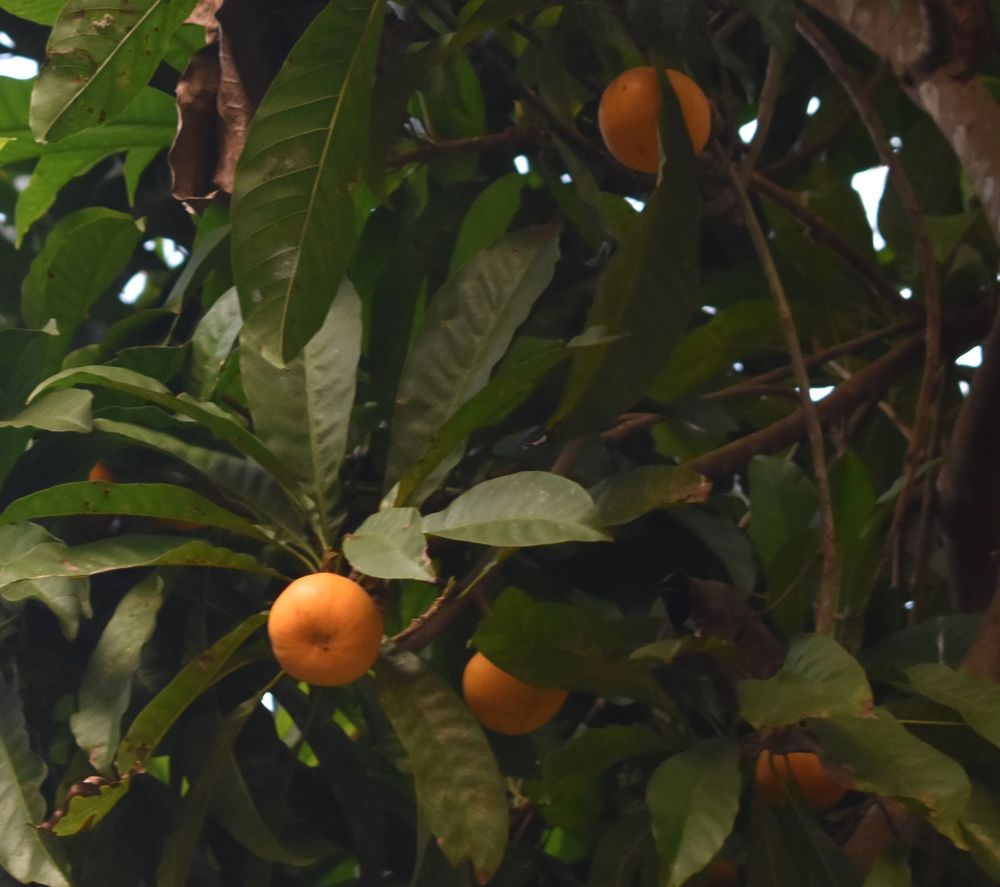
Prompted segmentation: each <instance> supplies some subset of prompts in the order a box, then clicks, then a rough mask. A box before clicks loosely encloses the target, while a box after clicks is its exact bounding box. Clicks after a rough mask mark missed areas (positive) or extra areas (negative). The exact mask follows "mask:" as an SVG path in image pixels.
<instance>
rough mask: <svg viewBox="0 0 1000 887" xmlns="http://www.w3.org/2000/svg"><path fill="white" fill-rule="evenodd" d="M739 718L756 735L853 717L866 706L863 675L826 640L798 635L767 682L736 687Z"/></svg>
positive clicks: (869, 696)
mask: <svg viewBox="0 0 1000 887" xmlns="http://www.w3.org/2000/svg"><path fill="white" fill-rule="evenodd" d="M738 688H739V699H740V714H742V715H743V717H744V718H745V719H746V720H747V721H748V722H749V723H751V724H753V725H754V726H755V727H757V728H758V729H760V728H763V727H782V726H785V725H787V724H795V723H797V722H799V721H801V720H804V719H805V718H809V717H829V716H831V715H848V716H854V717H859V716H861V715H862V714H864V713H865V712H866V710H867V709H868V708H870V707H871V705H872V690H871V687H870V686H869V685H868V679H867V678H866V677H865V672H864V669H863V668H862V667H861V666H860V665H859V664H858V662H857V660H856V659H855V658H854V657H853V656H851V654H850V653H848V652H847V651H846V650H845V649H844V648H843V647H841V646H840V644H838V643H837V642H836V641H835V640H833V639H832V638H829V637H826V636H824V635H819V634H808V635H799V636H797V637H795V638H794V639H793V640H792V643H791V646H790V647H789V650H788V657H787V658H786V659H785V664H784V665H783V666H782V667H781V671H779V672H778V674H776V675H775V676H774V677H773V678H768V679H767V680H763V681H760V680H745V681H740V682H739V685H738Z"/></svg>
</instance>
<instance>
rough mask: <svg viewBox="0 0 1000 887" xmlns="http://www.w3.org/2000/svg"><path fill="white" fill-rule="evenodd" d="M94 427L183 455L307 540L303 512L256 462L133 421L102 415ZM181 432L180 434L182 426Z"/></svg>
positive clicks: (269, 520)
mask: <svg viewBox="0 0 1000 887" xmlns="http://www.w3.org/2000/svg"><path fill="white" fill-rule="evenodd" d="M94 427H95V428H96V429H97V430H98V431H103V432H105V433H107V434H113V435H118V436H120V437H123V438H125V439H126V440H130V441H132V442H133V443H136V444H139V445H140V446H144V447H150V448H152V449H155V450H158V451H159V452H162V453H166V454H167V455H169V456H172V457H174V458H176V459H179V460H180V461H182V462H184V463H185V464H187V465H188V466H190V467H191V468H193V469H194V470H195V471H197V472H199V473H200V474H201V475H202V476H203V477H204V478H205V479H206V481H207V482H209V483H211V484H213V485H214V486H215V487H217V488H218V489H220V490H222V491H223V492H224V493H225V494H226V495H227V496H228V497H229V498H231V499H233V500H234V501H236V502H238V503H239V504H240V505H242V506H244V507H245V508H247V509H248V510H249V511H251V512H252V513H253V514H255V515H256V516H257V519H258V522H259V523H261V524H271V525H272V526H277V527H280V528H281V529H282V531H283V533H284V535H285V536H287V537H288V538H291V539H297V540H298V541H300V542H301V543H302V544H307V543H306V541H305V538H304V536H303V528H302V521H300V519H299V512H298V511H297V510H296V509H295V508H294V507H293V505H292V502H291V500H290V499H289V498H288V496H287V495H286V494H285V492H284V490H282V488H281V487H280V486H278V484H277V482H276V481H275V480H274V479H273V478H272V477H271V476H270V475H269V474H267V473H266V472H265V471H264V470H263V469H262V468H260V466H258V465H257V464H256V463H254V462H251V461H250V460H248V459H240V458H237V457H236V456H233V455H230V454H229V453H224V452H222V451H220V450H216V449H211V448H208V447H203V446H198V445H197V444H192V443H189V442H188V441H186V440H184V439H182V437H180V436H175V435H173V434H168V433H165V432H162V431H159V430H157V429H155V428H149V427H146V426H144V425H139V424H135V423H133V422H121V421H118V420H116V419H104V418H100V419H95V420H94ZM177 432H178V434H180V433H181V429H180V428H178V429H177Z"/></svg>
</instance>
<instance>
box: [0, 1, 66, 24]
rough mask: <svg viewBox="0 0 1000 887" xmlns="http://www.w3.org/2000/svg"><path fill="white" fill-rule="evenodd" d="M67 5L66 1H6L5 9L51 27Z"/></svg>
mask: <svg viewBox="0 0 1000 887" xmlns="http://www.w3.org/2000/svg"><path fill="white" fill-rule="evenodd" d="M65 5H66V0H4V4H3V8H4V9H5V10H6V11H7V12H10V13H12V14H13V15H16V16H18V17H20V18H26V19H29V20H30V21H33V22H37V23H38V24H40V25H51V24H52V23H53V22H54V21H55V20H56V18H57V16H58V15H59V10H60V9H62V8H63V6H65Z"/></svg>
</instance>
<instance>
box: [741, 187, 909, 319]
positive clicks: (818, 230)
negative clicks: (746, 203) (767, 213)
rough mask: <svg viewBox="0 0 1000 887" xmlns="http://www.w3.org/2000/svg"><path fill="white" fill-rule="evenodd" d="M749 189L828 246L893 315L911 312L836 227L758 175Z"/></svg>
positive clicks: (890, 284)
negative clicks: (792, 218) (797, 221)
mask: <svg viewBox="0 0 1000 887" xmlns="http://www.w3.org/2000/svg"><path fill="white" fill-rule="evenodd" d="M750 187H751V188H753V189H754V190H755V191H757V192H758V193H760V194H763V195H764V196H765V197H766V198H767V199H768V200H770V201H771V202H772V203H776V204H778V206H780V207H781V208H782V209H784V210H785V211H787V212H788V213H790V214H791V215H793V216H795V218H797V219H798V220H799V221H800V222H802V224H804V225H805V226H806V228H807V229H808V231H809V233H810V234H811V235H812V236H813V237H814V238H815V239H816V240H818V241H819V242H820V243H825V244H826V245H827V246H828V247H830V249H832V250H833V251H834V252H835V253H836V254H837V255H838V256H839V257H840V259H841V260H842V261H843V262H844V264H845V265H847V267H849V268H850V269H851V270H852V271H854V272H855V273H856V274H857V275H858V276H859V277H860V278H861V279H862V280H863V281H864V282H865V283H866V284H868V286H869V287H870V288H871V290H872V291H873V292H874V293H875V294H876V295H878V296H880V297H881V298H882V300H883V301H884V302H885V303H886V304H887V305H889V306H890V307H892V308H893V309H895V310H894V311H893V313H897V312H898V311H905V312H906V313H908V314H913V313H915V311H916V306H915V305H914V304H913V303H912V302H908V301H907V300H906V299H904V298H903V297H902V296H901V295H900V294H899V290H897V289H896V287H895V286H893V284H892V282H891V281H890V280H889V279H888V278H887V277H886V276H885V275H884V274H883V273H882V272H881V270H880V269H879V267H878V265H876V264H875V263H874V262H872V261H871V260H870V259H868V258H867V257H866V256H864V255H862V253H860V252H859V251H858V250H857V249H855V248H854V247H853V246H852V245H851V244H850V243H849V242H848V241H847V240H846V239H845V238H844V237H842V236H841V235H840V233H839V232H838V231H837V229H836V228H834V227H833V226H832V225H831V224H830V223H829V222H827V221H826V220H825V219H824V218H823V217H822V216H820V215H818V214H817V213H815V212H813V210H811V209H810V208H809V207H808V206H806V205H805V204H804V203H803V202H802V201H801V200H800V199H799V197H798V195H797V194H795V193H794V192H792V191H788V190H787V189H785V188H782V187H781V186H780V185H777V184H775V183H774V182H773V181H771V180H770V179H769V178H767V177H765V176H763V175H761V174H760V173H754V174H753V176H752V177H751V178H750Z"/></svg>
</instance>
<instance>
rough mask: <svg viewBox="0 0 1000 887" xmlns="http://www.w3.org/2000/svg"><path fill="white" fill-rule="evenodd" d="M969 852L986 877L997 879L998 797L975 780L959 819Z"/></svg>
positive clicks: (999, 858)
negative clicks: (987, 875) (969, 797)
mask: <svg viewBox="0 0 1000 887" xmlns="http://www.w3.org/2000/svg"><path fill="white" fill-rule="evenodd" d="M959 824H960V826H961V828H962V834H963V835H964V836H965V839H966V841H967V842H968V845H969V853H971V854H972V858H973V859H974V860H975V861H976V862H977V863H978V864H979V866H980V868H982V869H983V871H985V872H987V873H988V874H989V875H990V877H992V878H996V879H1000V798H998V797H997V796H996V795H995V794H994V793H993V792H991V791H989V790H988V789H986V788H984V787H983V786H982V785H980V784H979V783H978V782H974V783H972V798H971V800H970V801H969V805H968V806H967V807H966V808H965V812H963V813H962V817H961V819H960V820H959Z"/></svg>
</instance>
